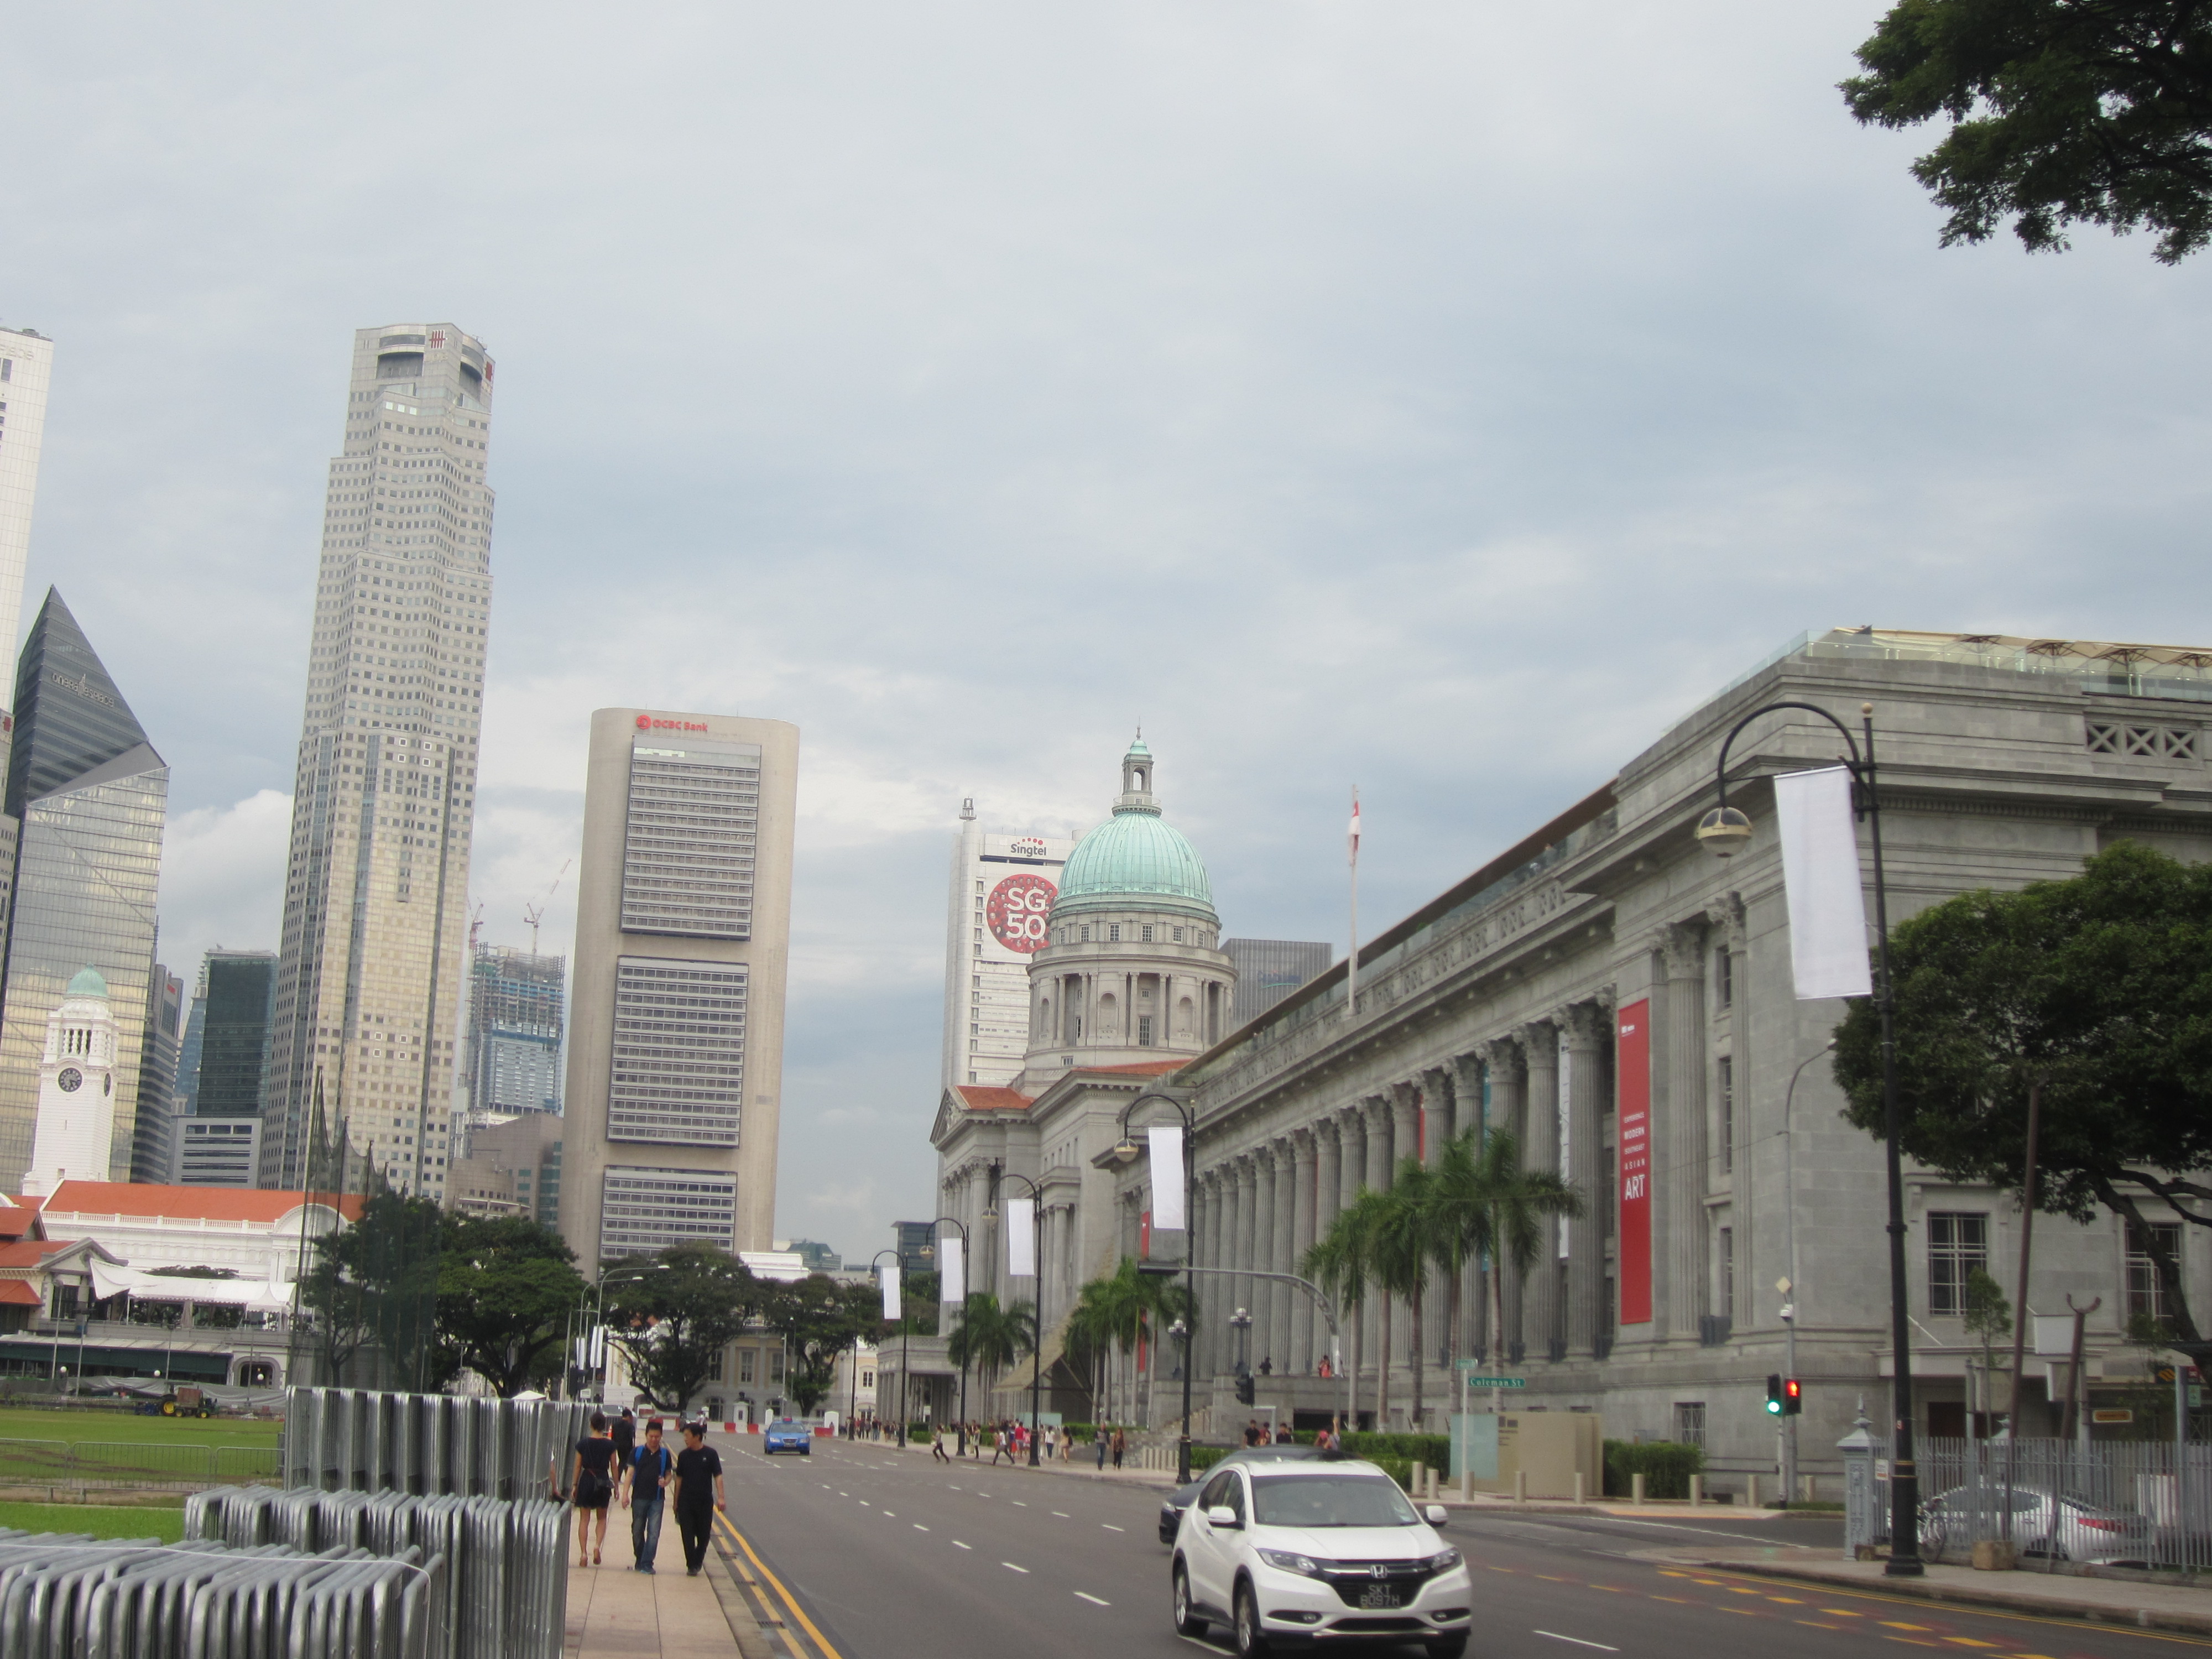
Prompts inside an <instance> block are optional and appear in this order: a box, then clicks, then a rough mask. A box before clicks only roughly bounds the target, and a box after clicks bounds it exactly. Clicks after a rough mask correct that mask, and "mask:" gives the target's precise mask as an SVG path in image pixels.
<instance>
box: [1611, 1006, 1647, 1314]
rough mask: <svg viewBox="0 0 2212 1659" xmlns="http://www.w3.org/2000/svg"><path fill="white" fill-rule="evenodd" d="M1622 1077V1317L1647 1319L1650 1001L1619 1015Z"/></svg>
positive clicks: (1619, 1073)
mask: <svg viewBox="0 0 2212 1659" xmlns="http://www.w3.org/2000/svg"><path fill="white" fill-rule="evenodd" d="M1617 1020H1618V1024H1616V1026H1615V1036H1616V1039H1617V1041H1618V1042H1619V1045H1620V1046H1619V1048H1618V1049H1617V1050H1616V1054H1615V1060H1616V1063H1615V1066H1614V1072H1613V1074H1614V1076H1616V1077H1617V1078H1619V1079H1620V1322H1621V1323H1622V1324H1624V1325H1648V1324H1650V1322H1651V1005H1650V1002H1648V1001H1644V1002H1632V1003H1630V1004H1629V1005H1628V1006H1626V1007H1625V1008H1623V1009H1621V1010H1620V1012H1619V1014H1618V1016H1617Z"/></svg>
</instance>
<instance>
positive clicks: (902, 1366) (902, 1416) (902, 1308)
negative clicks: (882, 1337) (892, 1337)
mask: <svg viewBox="0 0 2212 1659" xmlns="http://www.w3.org/2000/svg"><path fill="white" fill-rule="evenodd" d="M885 1256H889V1257H890V1259H891V1261H892V1262H893V1264H894V1265H896V1263H897V1261H898V1259H899V1253H898V1252H897V1251H896V1250H878V1251H877V1252H876V1253H875V1255H873V1256H872V1257H871V1258H870V1259H869V1261H868V1266H869V1267H877V1266H878V1265H879V1264H880V1263H881V1262H882V1261H883V1259H884V1257H885ZM906 1328H907V1317H906V1280H905V1279H903V1278H902V1279H900V1280H899V1430H898V1443H899V1444H900V1445H902V1446H903V1445H905V1444H906V1413H907V1396H908V1394H909V1393H910V1392H911V1389H910V1388H909V1385H908V1378H907V1363H906V1361H907V1354H908V1347H907V1340H906V1335H907V1332H906ZM876 1376H877V1381H878V1383H880V1382H881V1381H882V1378H883V1368H882V1367H881V1366H880V1365H879V1366H878V1367H877V1368H876ZM881 1392H882V1390H881V1389H878V1393H879V1394H880V1393H881ZM876 1420H877V1421H878V1422H881V1421H882V1420H883V1402H882V1401H880V1400H878V1401H877V1402H876Z"/></svg>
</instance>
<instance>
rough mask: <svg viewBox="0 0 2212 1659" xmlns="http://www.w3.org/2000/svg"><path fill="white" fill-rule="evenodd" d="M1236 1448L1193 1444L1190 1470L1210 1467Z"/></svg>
mask: <svg viewBox="0 0 2212 1659" xmlns="http://www.w3.org/2000/svg"><path fill="white" fill-rule="evenodd" d="M1233 1450H1235V1448H1234V1447H1231V1446H1193V1447H1192V1448H1191V1449H1190V1472H1191V1473H1192V1474H1197V1473H1198V1472H1199V1471H1200V1469H1210V1468H1212V1467H1213V1466H1214V1465H1215V1464H1216V1463H1218V1462H1220V1461H1221V1460H1222V1459H1223V1458H1225V1457H1226V1456H1228V1455H1229V1454H1230V1453H1231V1451H1233Z"/></svg>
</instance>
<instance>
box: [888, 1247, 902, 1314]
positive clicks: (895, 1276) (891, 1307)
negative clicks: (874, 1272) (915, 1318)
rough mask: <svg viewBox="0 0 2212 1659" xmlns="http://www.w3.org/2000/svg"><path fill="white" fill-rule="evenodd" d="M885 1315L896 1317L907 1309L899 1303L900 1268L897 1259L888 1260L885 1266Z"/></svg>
mask: <svg viewBox="0 0 2212 1659" xmlns="http://www.w3.org/2000/svg"><path fill="white" fill-rule="evenodd" d="M883 1284H884V1318H886V1319H896V1318H897V1317H898V1316H900V1315H901V1314H902V1312H904V1311H905V1310H903V1309H902V1308H901V1307H900V1305H899V1270H898V1263H897V1262H896V1261H886V1262H885V1263H884V1267H883Z"/></svg>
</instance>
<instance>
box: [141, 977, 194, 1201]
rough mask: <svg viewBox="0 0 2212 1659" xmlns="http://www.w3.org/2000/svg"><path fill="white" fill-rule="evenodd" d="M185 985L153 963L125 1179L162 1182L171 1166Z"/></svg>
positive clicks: (147, 984)
mask: <svg viewBox="0 0 2212 1659" xmlns="http://www.w3.org/2000/svg"><path fill="white" fill-rule="evenodd" d="M184 1004H185V982H184V981H182V980H180V979H179V978H178V977H177V976H176V975H174V974H173V973H171V972H170V971H169V970H168V969H167V968H164V967H163V966H162V965H161V963H158V962H157V963H155V964H154V972H153V974H152V975H151V977H149V979H148V981H146V1043H145V1047H144V1048H143V1050H142V1051H141V1053H140V1055H139V1060H138V1117H137V1122H136V1123H134V1124H133V1125H132V1126H131V1180H133V1181H150V1182H167V1180H168V1179H169V1171H170V1170H171V1168H172V1167H173V1164H174V1162H175V1143H174V1136H175V1134H176V1115H177V1044H178V1042H179V1039H180V1038H181V1037H182V1036H183V1035H184V1033H183V1030H182V1029H181V1028H182V1026H183V1024H184V1019H183V1016H184Z"/></svg>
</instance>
